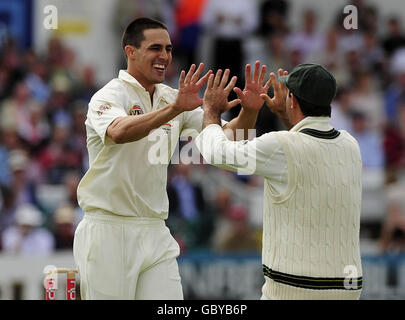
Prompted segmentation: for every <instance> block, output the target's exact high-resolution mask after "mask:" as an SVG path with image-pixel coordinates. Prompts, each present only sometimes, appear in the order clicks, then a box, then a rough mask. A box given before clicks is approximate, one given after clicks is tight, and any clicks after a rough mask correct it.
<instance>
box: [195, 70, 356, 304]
mask: <svg viewBox="0 0 405 320" xmlns="http://www.w3.org/2000/svg"><path fill="white" fill-rule="evenodd" d="M279 77H280V78H279V81H277V79H276V76H275V74H274V73H271V74H270V79H269V81H267V83H266V85H265V86H266V87H270V86H271V85H272V86H273V88H274V97H273V98H270V97H269V96H268V95H267V94H262V95H261V96H262V97H263V99H265V101H266V104H267V105H268V106H269V107H270V109H271V110H272V112H274V113H276V114H277V115H278V116H279V117H280V118H281V119H282V120H283V121H284V123H285V124H286V126H287V128H288V129H289V130H288V131H279V132H271V133H267V134H264V135H262V136H260V137H258V138H255V139H253V140H251V141H240V142H234V141H229V140H228V139H227V137H226V136H225V134H224V132H223V129H222V128H221V126H220V125H219V124H220V115H221V113H222V112H224V111H225V110H226V109H227V104H226V100H227V95H228V94H229V92H228V91H227V90H225V89H224V88H223V87H222V86H221V85H218V83H220V82H218V81H214V79H216V77H215V78H214V76H213V75H210V76H209V79H208V83H207V89H206V91H205V94H204V98H203V99H204V102H203V108H204V112H205V113H204V121H203V128H204V129H203V131H202V132H201V133H200V135H199V136H198V137H197V139H196V145H197V147H198V148H199V149H200V151H201V153H202V155H203V157H204V159H205V160H206V161H207V162H210V163H212V164H214V165H216V166H220V167H222V168H225V169H228V170H242V169H245V170H246V173H254V174H257V175H260V176H263V177H264V178H265V182H264V208H263V246H262V263H263V272H264V277H265V284H264V286H263V288H262V299H263V300H266V299H359V297H360V293H361V290H362V266H361V257H360V248H359V231H360V230H359V229H360V206H361V190H362V186H361V172H362V161H361V157H360V150H359V146H358V143H357V141H356V140H355V139H354V138H353V137H352V136H350V134H349V133H347V132H346V131H337V130H336V129H334V128H333V127H332V126H331V125H330V123H329V122H330V114H331V107H330V105H331V102H332V99H333V98H334V96H335V93H336V81H335V78H334V77H333V75H332V74H331V73H329V72H328V71H327V70H326V69H324V68H323V67H322V66H320V65H316V64H302V65H299V66H297V67H296V68H294V70H292V72H291V73H290V74H288V73H287V72H284V71H283V70H282V69H280V70H279ZM242 153H245V154H248V155H249V156H250V157H251V158H252V159H254V160H255V161H254V166H252V165H250V166H247V164H249V163H250V164H251V163H252V162H245V163H239V162H237V161H233V162H231V161H229V159H228V157H227V156H226V155H229V154H233V155H234V156H235V157H234V159H235V158H236V159H237V158H238V155H240V154H242ZM218 155H221V156H222V158H221V157H218ZM239 158H243V157H239ZM213 159H214V160H216V162H215V161H214V160H213Z"/></svg>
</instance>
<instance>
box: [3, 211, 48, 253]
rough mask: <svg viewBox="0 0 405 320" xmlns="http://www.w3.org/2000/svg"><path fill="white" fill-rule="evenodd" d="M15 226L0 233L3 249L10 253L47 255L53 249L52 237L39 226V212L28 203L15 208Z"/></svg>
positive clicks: (40, 221) (40, 219)
mask: <svg viewBox="0 0 405 320" xmlns="http://www.w3.org/2000/svg"><path fill="white" fill-rule="evenodd" d="M15 220H16V224H17V225H15V226H11V227H9V228H7V229H6V230H5V231H4V232H3V234H2V244H3V251H4V252H6V253H11V254H23V255H29V256H32V255H48V254H50V253H52V252H53V250H54V245H55V243H54V237H53V235H52V234H51V233H50V232H49V231H48V230H46V229H44V228H41V225H42V215H41V212H40V211H39V210H38V209H37V208H36V207H34V206H33V205H30V204H24V205H21V206H19V207H18V208H17V210H16V213H15Z"/></svg>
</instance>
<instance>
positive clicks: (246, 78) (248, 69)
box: [245, 64, 252, 87]
mask: <svg viewBox="0 0 405 320" xmlns="http://www.w3.org/2000/svg"><path fill="white" fill-rule="evenodd" d="M250 69H251V67H250V64H247V65H246V68H245V87H246V85H247V84H248V83H250V82H251V81H252V78H251V74H250V73H251V70H250Z"/></svg>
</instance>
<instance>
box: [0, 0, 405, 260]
mask: <svg viewBox="0 0 405 320" xmlns="http://www.w3.org/2000/svg"><path fill="white" fill-rule="evenodd" d="M350 4H353V5H355V6H356V7H357V9H358V14H359V17H358V29H349V30H347V29H345V28H344V24H343V21H344V18H345V15H344V14H343V8H342V9H341V10H339V11H338V12H336V15H335V18H334V19H333V21H332V22H331V23H330V25H328V27H327V28H326V29H320V28H319V19H320V17H319V16H318V15H319V13H318V12H317V10H316V8H307V9H305V10H304V11H303V12H302V13H301V17H300V19H301V20H300V21H299V23H297V26H295V27H294V26H293V23H292V21H291V18H290V14H291V5H292V4H291V3H290V2H289V1H288V0H257V1H246V0H221V1H217V0H137V1H117V11H116V13H115V16H116V19H115V20H114V28H116V30H117V35H118V34H121V32H122V30H123V28H124V27H125V25H126V24H127V23H128V22H129V21H130V20H131V19H133V18H135V17H138V16H148V17H152V18H156V19H159V20H162V21H164V22H165V23H166V24H167V26H168V28H169V31H170V33H171V37H172V42H173V44H174V52H173V55H174V58H173V64H172V69H171V70H170V72H169V74H168V78H167V83H168V84H170V85H173V86H175V87H177V85H176V82H177V77H178V75H179V70H181V69H188V68H189V65H190V64H191V63H198V62H200V61H204V62H207V64H208V65H209V66H210V67H212V68H214V69H217V68H222V69H223V68H230V69H231V72H232V73H233V74H234V75H237V76H238V79H239V80H238V84H237V85H238V86H240V87H242V88H243V83H244V79H243V76H244V66H245V63H247V62H249V63H252V62H254V61H255V60H257V59H259V60H260V61H261V62H262V63H263V64H266V65H267V66H268V67H269V69H270V70H271V71H273V72H275V71H276V70H277V69H278V68H283V69H286V70H291V69H292V68H293V67H294V66H295V65H297V64H299V63H304V62H313V63H319V64H322V65H324V66H325V67H326V68H328V69H329V70H330V71H331V72H332V73H333V74H334V75H335V76H336V78H337V81H338V88H339V89H338V93H337V96H336V99H335V101H334V104H333V106H332V123H333V125H334V126H335V127H336V128H337V129H343V130H347V131H349V132H350V133H351V134H352V135H353V136H354V137H355V138H356V139H357V141H358V142H359V145H360V149H361V154H362V158H363V164H364V169H363V175H364V182H365V183H364V190H365V193H367V192H368V190H377V197H380V198H378V199H381V204H382V205H381V206H380V207H378V206H373V207H374V208H372V209H375V208H378V210H379V211H380V212H377V215H376V216H373V219H371V218H370V221H372V222H373V223H375V224H377V226H378V228H377V232H376V233H375V234H373V235H372V236H373V237H374V239H375V240H376V243H377V244H378V248H379V250H380V251H381V252H391V251H395V252H397V251H404V250H405V196H404V195H405V26H403V25H402V23H401V19H400V17H399V16H396V15H395V12H394V13H392V15H391V16H382V15H381V13H380V12H379V11H378V8H376V7H374V6H373V5H371V4H370V3H368V1H366V0H353V1H350ZM247 13H249V14H247ZM116 50H120V48H119V47H117V48H116ZM0 55H1V60H0V61H1V62H0V191H1V192H0V249H1V252H9V253H23V254H27V255H33V254H49V253H51V252H54V251H55V250H61V249H71V248H72V243H73V235H74V230H75V228H76V226H77V223H78V222H79V221H80V219H81V218H82V216H83V212H82V210H81V209H80V208H79V207H78V204H77V199H76V188H77V185H78V183H79V181H80V179H81V177H82V176H83V174H84V173H85V172H86V170H87V168H88V157H87V149H86V128H85V125H84V122H85V119H86V112H87V104H88V102H89V100H90V98H91V96H92V95H93V94H94V93H95V92H96V91H97V90H98V89H99V88H100V87H101V86H102V85H103V84H98V83H96V80H95V78H96V77H95V71H94V70H93V69H92V68H91V67H90V66H86V65H82V64H81V63H80V61H77V59H76V53H75V52H74V51H73V50H71V49H70V48H69V47H68V46H67V45H66V44H65V43H64V42H63V39H60V38H52V39H51V40H50V41H49V43H48V47H47V50H46V52H45V53H44V54H41V55H40V54H38V53H36V52H34V50H33V49H31V48H28V49H22V48H19V47H18V46H17V45H16V41H15V40H13V39H12V38H10V39H8V40H7V41H5V42H4V43H3V44H2V47H1V48H0ZM121 67H122V66H121ZM117 74H118V70H117ZM115 76H116V75H111V77H112V78H113V77H115ZM237 112H238V109H237V108H235V110H231V111H229V112H228V113H227V114H226V115H225V117H226V118H227V120H229V119H231V118H233V117H234V116H235V115H236V114H237ZM282 129H284V127H283V126H282V124H281V122H280V121H279V120H278V119H277V118H276V117H275V116H274V115H273V114H272V113H271V112H270V111H269V110H268V109H267V108H263V109H262V110H261V112H260V115H259V118H258V122H257V125H256V130H257V131H256V132H257V135H261V134H263V133H266V132H270V131H272V130H282ZM188 143H193V142H192V141H190V142H181V143H180V145H179V148H182V147H184V146H185V145H186V144H188ZM262 186H263V180H262V178H258V177H254V176H240V175H237V174H234V173H230V172H225V171H223V170H220V169H217V168H213V167H211V166H209V165H206V164H199V165H196V164H186V163H180V164H172V165H170V166H169V172H168V186H167V188H168V197H169V203H170V209H169V218H168V220H167V224H168V225H169V227H170V229H171V231H172V233H173V235H174V236H175V238H176V239H177V240H178V242H179V243H180V246H181V248H182V252H189V251H190V250H197V249H209V250H215V251H218V252H237V251H254V252H259V251H260V250H261V243H260V242H261V209H262V208H261V201H262V199H261V197H262V192H263V191H262V190H263V189H262ZM373 198H376V197H374V196H373ZM365 207H367V206H365ZM375 217H377V218H375ZM367 221H368V220H367V212H364V221H363V220H362V223H363V222H364V225H366V223H367Z"/></svg>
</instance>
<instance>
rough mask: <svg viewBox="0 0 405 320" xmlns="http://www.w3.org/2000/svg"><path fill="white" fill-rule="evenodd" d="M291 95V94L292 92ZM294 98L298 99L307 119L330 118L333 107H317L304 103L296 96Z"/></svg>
mask: <svg viewBox="0 0 405 320" xmlns="http://www.w3.org/2000/svg"><path fill="white" fill-rule="evenodd" d="M290 93H291V92H290ZM294 97H295V98H296V99H297V101H298V104H299V105H300V109H301V111H302V113H303V115H304V116H306V117H330V116H331V112H332V110H331V107H330V106H317V105H315V104H312V103H310V102H307V101H304V100H302V99H301V98H298V97H297V96H296V95H294Z"/></svg>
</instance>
